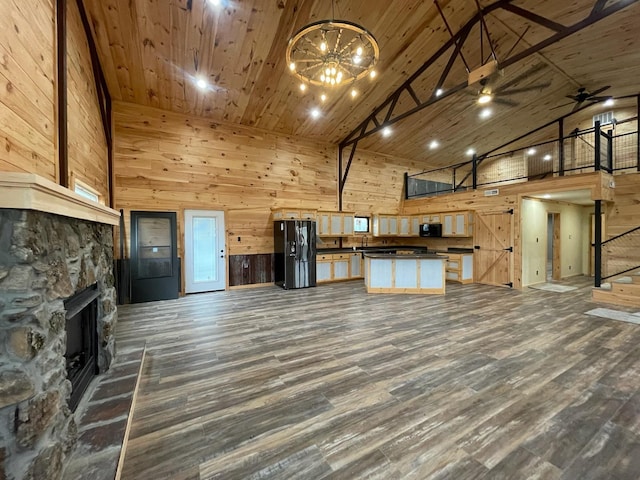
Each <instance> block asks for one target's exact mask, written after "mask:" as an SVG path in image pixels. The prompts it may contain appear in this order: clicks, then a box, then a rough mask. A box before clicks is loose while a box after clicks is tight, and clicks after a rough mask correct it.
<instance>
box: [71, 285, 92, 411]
mask: <svg viewBox="0 0 640 480" xmlns="http://www.w3.org/2000/svg"><path fill="white" fill-rule="evenodd" d="M99 295H100V292H99V291H98V285H97V284H95V283H94V284H93V285H92V286H90V287H89V288H86V289H85V290H83V291H81V292H79V293H77V294H75V295H73V296H72V297H70V298H69V299H67V300H66V301H65V302H64V308H65V310H66V312H67V313H66V316H65V317H66V332H67V348H66V352H65V355H64V358H65V363H66V369H67V379H68V380H69V381H70V382H71V397H70V399H69V408H70V409H71V411H72V412H75V410H76V407H77V406H78V403H79V402H80V399H81V398H82V395H83V394H84V392H85V390H86V389H87V387H88V386H89V383H91V379H92V378H93V377H94V376H96V375H97V374H98V373H99V371H98V355H97V351H98V336H97V317H98V305H97V298H98V296H99Z"/></svg>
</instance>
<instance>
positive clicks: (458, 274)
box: [445, 253, 473, 283]
mask: <svg viewBox="0 0 640 480" xmlns="http://www.w3.org/2000/svg"><path fill="white" fill-rule="evenodd" d="M446 255H447V256H448V257H449V259H448V260H447V265H446V274H445V276H446V279H447V280H450V281H452V282H458V283H473V253H447V254H446Z"/></svg>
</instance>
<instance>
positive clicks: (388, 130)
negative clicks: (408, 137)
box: [382, 127, 391, 137]
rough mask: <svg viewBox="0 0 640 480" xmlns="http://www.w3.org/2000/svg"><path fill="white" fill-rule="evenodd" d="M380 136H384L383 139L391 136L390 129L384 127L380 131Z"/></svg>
mask: <svg viewBox="0 0 640 480" xmlns="http://www.w3.org/2000/svg"><path fill="white" fill-rule="evenodd" d="M382 135H384V136H385V137H388V136H389V135H391V129H390V128H389V127H384V128H383V129H382Z"/></svg>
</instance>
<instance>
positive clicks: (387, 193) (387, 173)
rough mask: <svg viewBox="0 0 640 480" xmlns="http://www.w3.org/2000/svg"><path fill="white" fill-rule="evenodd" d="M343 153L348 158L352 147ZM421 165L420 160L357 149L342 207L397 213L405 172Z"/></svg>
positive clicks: (402, 192) (418, 168)
mask: <svg viewBox="0 0 640 480" xmlns="http://www.w3.org/2000/svg"><path fill="white" fill-rule="evenodd" d="M344 155H345V162H346V160H347V159H348V158H349V151H348V150H346V151H345V153H344ZM420 169H422V166H421V165H420V162H416V161H411V160H406V159H403V158H398V157H392V156H389V155H382V154H378V153H375V152H368V151H366V150H356V154H355V155H354V158H353V162H352V164H351V169H350V170H349V176H348V178H347V183H346V184H345V189H344V192H343V197H342V202H343V210H345V211H348V212H356V213H357V214H370V213H398V212H399V208H400V207H401V204H402V201H403V199H404V174H405V172H415V171H416V170H420Z"/></svg>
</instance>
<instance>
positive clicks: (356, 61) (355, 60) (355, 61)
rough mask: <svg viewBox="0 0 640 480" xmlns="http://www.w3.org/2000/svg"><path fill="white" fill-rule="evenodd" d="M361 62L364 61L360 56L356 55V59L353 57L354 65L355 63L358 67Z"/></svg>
mask: <svg viewBox="0 0 640 480" xmlns="http://www.w3.org/2000/svg"><path fill="white" fill-rule="evenodd" d="M360 60H362V58H360V55H356V56H355V57H353V63H355V64H356V65H358V64H359V63H360Z"/></svg>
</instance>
